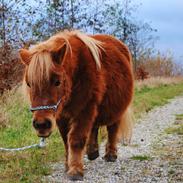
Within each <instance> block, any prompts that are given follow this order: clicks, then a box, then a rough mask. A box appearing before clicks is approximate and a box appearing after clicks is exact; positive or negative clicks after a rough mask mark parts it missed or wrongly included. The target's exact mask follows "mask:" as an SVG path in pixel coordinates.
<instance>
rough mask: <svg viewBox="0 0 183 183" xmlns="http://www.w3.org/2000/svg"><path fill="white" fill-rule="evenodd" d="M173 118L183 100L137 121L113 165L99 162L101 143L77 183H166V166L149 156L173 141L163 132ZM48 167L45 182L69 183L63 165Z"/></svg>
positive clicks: (120, 147)
mask: <svg viewBox="0 0 183 183" xmlns="http://www.w3.org/2000/svg"><path fill="white" fill-rule="evenodd" d="M176 114H183V96H180V97H176V98H174V99H172V100H170V102H169V103H168V104H166V105H164V106H162V107H157V108H155V109H153V110H152V111H150V112H148V113H147V114H145V115H144V116H143V117H142V118H141V119H139V120H138V121H137V122H136V125H135V128H134V132H133V137H132V142H131V144H130V145H129V146H123V145H122V143H121V144H119V145H118V159H117V161H116V162H105V161H104V160H103V159H102V157H103V156H104V149H105V148H104V147H105V143H102V144H101V147H100V157H99V158H97V159H96V160H94V161H89V160H88V159H87V158H86V156H85V158H84V164H85V172H84V181H77V183H80V182H84V183H156V182H158V183H168V182H169V177H168V172H170V167H169V165H168V162H167V161H163V160H162V158H160V157H158V156H154V154H153V153H152V152H153V149H154V147H156V146H163V145H166V144H167V143H168V142H169V141H171V138H174V137H173V136H172V137H171V135H170V136H169V137H168V138H166V134H165V133H164V130H165V129H166V128H168V127H170V126H171V125H173V123H174V122H175V115H176ZM169 138H170V139H169ZM162 139H164V140H162ZM172 153H174V152H172ZM134 156H147V157H151V158H150V159H148V160H144V161H140V160H134V159H132V157H134ZM180 166H181V165H180ZM52 167H53V170H54V173H53V174H52V175H49V176H47V177H44V181H45V182H55V183H73V182H72V181H69V180H68V178H67V175H66V173H65V171H64V163H63V162H59V163H56V164H54V165H52ZM180 170H181V169H180ZM180 173H182V172H177V175H178V174H180Z"/></svg>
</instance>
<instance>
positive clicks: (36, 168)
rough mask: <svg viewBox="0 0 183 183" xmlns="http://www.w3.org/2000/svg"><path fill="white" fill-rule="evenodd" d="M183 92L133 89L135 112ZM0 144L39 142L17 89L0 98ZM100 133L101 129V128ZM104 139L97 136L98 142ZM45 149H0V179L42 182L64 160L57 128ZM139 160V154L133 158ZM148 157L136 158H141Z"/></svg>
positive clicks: (174, 88)
mask: <svg viewBox="0 0 183 183" xmlns="http://www.w3.org/2000/svg"><path fill="white" fill-rule="evenodd" d="M181 94H183V84H182V83H180V84H176V85H168V86H161V87H159V88H148V87H144V88H142V89H141V90H138V91H137V90H136V91H135V98H134V111H135V115H136V116H137V117H139V116H140V115H141V114H142V113H144V112H146V111H149V110H151V109H153V108H154V107H156V106H160V105H164V104H165V103H167V102H168V100H169V99H171V98H173V97H174V96H177V95H181ZM0 109H1V110H0V147H21V146H25V145H30V144H34V143H37V142H39V138H38V137H37V136H36V134H35V131H34V129H33V128H32V122H31V113H30V112H29V110H28V105H27V104H25V102H24V101H23V99H22V97H21V94H20V93H19V92H14V91H11V92H9V93H6V95H5V96H4V97H1V98H0ZM101 132H102V133H103V130H101ZM102 139H103V136H101V135H100V137H99V141H101V140H102ZM47 144H48V145H47V146H46V147H45V148H44V149H31V150H26V151H21V152H14V153H7V152H0V182H3V183H6V182H8V183H9V182H16V183H17V182H27V183H28V182H41V177H43V176H44V175H48V174H50V173H51V168H50V166H49V165H50V164H52V163H54V162H58V161H61V160H63V157H64V156H63V155H64V147H63V143H62V141H61V138H60V135H59V133H58V131H55V133H53V134H52V135H51V137H50V138H49V139H48V140H47ZM136 158H137V159H138V157H136ZM143 158H147V157H145V156H144V157H139V160H140V159H143Z"/></svg>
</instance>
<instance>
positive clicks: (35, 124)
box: [33, 120, 39, 129]
mask: <svg viewBox="0 0 183 183" xmlns="http://www.w3.org/2000/svg"><path fill="white" fill-rule="evenodd" d="M33 126H34V128H35V129H39V123H38V122H37V121H35V120H34V121H33Z"/></svg>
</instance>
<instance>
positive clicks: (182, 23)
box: [133, 0, 183, 62]
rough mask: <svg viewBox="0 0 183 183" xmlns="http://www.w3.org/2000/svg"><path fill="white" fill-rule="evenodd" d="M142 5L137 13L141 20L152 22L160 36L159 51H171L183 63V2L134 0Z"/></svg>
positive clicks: (176, 0)
mask: <svg viewBox="0 0 183 183" xmlns="http://www.w3.org/2000/svg"><path fill="white" fill-rule="evenodd" d="M133 1H134V2H135V3H136V4H140V3H141V5H140V7H139V8H138V11H137V16H138V17H139V19H142V20H144V21H147V22H150V23H151V25H152V27H153V28H155V29H157V30H158V32H157V33H156V34H155V35H157V36H159V40H158V41H157V43H156V47H157V49H159V50H161V51H163V52H166V51H168V50H171V51H172V52H173V54H174V56H175V58H176V60H178V61H180V60H181V58H182V62H183V0H133Z"/></svg>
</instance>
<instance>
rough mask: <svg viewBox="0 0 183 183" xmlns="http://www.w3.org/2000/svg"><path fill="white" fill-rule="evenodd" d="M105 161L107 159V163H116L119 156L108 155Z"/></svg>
mask: <svg viewBox="0 0 183 183" xmlns="http://www.w3.org/2000/svg"><path fill="white" fill-rule="evenodd" d="M104 159H105V161H107V162H115V161H116V159H117V155H115V154H106V155H105V156H104Z"/></svg>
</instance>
